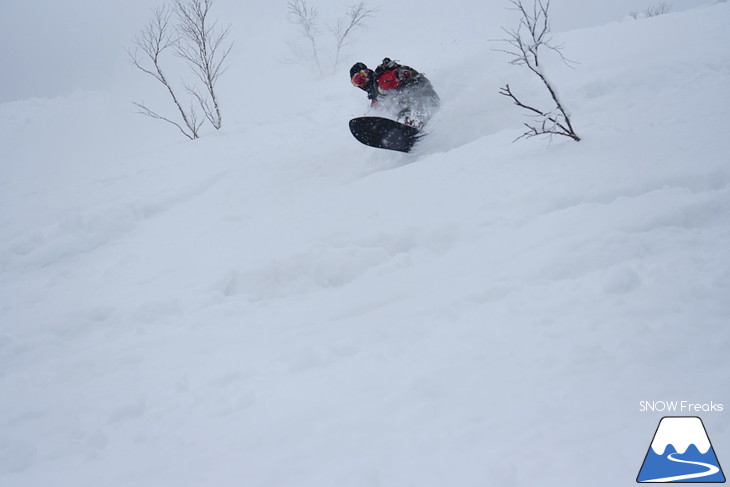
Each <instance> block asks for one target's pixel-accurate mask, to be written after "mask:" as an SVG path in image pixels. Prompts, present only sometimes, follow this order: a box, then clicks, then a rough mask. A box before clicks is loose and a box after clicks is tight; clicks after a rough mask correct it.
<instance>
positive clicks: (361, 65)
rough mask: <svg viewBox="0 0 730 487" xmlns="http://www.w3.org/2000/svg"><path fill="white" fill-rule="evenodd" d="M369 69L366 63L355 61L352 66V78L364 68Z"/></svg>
mask: <svg viewBox="0 0 730 487" xmlns="http://www.w3.org/2000/svg"><path fill="white" fill-rule="evenodd" d="M366 69H368V67H367V66H365V63H355V64H353V65H352V67H351V68H350V79H352V77H353V76H355V74H357V73H359V72H360V71H362V70H366Z"/></svg>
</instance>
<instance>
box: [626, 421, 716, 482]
mask: <svg viewBox="0 0 730 487" xmlns="http://www.w3.org/2000/svg"><path fill="white" fill-rule="evenodd" d="M636 481H637V482H639V483H645V482H646V483H668V482H677V483H683V482H692V483H722V482H725V475H724V474H723V473H722V468H721V467H720V462H718V461H717V456H715V450H714V448H712V443H710V437H709V436H707V430H705V425H704V424H703V423H702V420H701V419H700V418H698V417H696V416H665V417H663V418H662V419H661V421H659V426H658V427H657V430H656V433H654V438H653V439H652V441H651V445H649V450H648V451H647V452H646V457H645V458H644V463H643V464H642V465H641V470H640V471H639V475H638V476H637V477H636Z"/></svg>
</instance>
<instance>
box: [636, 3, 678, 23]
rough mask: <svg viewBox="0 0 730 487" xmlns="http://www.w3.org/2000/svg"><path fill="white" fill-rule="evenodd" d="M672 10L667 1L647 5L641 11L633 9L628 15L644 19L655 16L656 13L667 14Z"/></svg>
mask: <svg viewBox="0 0 730 487" xmlns="http://www.w3.org/2000/svg"><path fill="white" fill-rule="evenodd" d="M671 11H672V6H671V4H669V3H667V2H660V3H658V4H655V5H654V4H653V5H649V6H648V7H647V8H646V10H643V11H633V12H630V13H629V15H631V17H633V18H634V19H635V20H638V19H644V18H649V17H656V16H657V15H664V14H668V13H669V12H671Z"/></svg>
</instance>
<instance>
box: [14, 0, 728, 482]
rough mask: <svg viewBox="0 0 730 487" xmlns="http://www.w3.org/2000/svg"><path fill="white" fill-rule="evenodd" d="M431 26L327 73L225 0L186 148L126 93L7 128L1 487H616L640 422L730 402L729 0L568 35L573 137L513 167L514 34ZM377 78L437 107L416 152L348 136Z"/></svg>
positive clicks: (133, 76) (555, 66)
mask: <svg viewBox="0 0 730 487" xmlns="http://www.w3.org/2000/svg"><path fill="white" fill-rule="evenodd" d="M282 3H283V2H282ZM426 3H427V6H428V7H430V6H431V5H433V8H432V9H429V10H428V11H427V13H425V14H423V15H422V16H421V17H419V18H418V19H417V20H413V19H410V20H409V22H410V23H406V24H407V25H408V26H409V27H410V29H411V30H408V29H399V28H398V26H399V25H400V26H402V25H404V23H405V22H404V19H405V16H406V15H407V13H408V12H409V8H410V7H409V6H410V5H411V2H406V1H398V2H396V1H394V2H388V3H387V5H383V6H382V8H381V11H380V12H379V13H378V15H377V16H376V17H374V18H373V19H372V20H371V23H370V27H369V29H368V30H367V31H362V32H360V33H359V34H358V37H357V42H355V43H353V44H351V45H350V46H349V47H348V52H347V55H346V57H345V61H344V62H343V64H342V65H341V66H340V67H339V69H338V70H337V72H336V74H335V75H333V76H325V77H323V78H317V79H313V77H312V76H311V74H310V71H309V70H307V69H306V68H304V67H302V66H298V65H293V64H287V63H285V62H282V61H283V60H284V59H285V58H286V56H287V47H286V38H287V36H288V37H289V38H292V37H295V35H294V32H293V31H292V26H290V25H289V24H288V23H287V21H286V15H285V9H284V8H283V6H282V5H274V4H275V2H266V3H265V4H262V7H261V9H262V12H263V13H261V14H260V15H261V16H260V17H251V16H245V15H243V14H241V13H240V12H238V11H237V10H236V6H235V5H234V3H233V2H222V3H221V9H222V10H221V12H223V13H224V15H225V19H230V20H232V21H237V22H234V30H233V31H232V32H233V34H234V35H235V36H236V37H235V38H236V42H237V43H236V46H235V51H234V54H232V57H231V62H230V64H231V68H230V70H229V71H228V72H227V73H226V74H225V77H224V80H223V81H221V85H220V96H221V99H222V100H221V102H222V106H223V110H224V117H225V118H224V127H223V130H221V131H219V132H211V131H206V133H205V134H204V136H203V137H202V138H201V139H199V140H197V141H194V142H191V141H188V140H186V139H184V138H183V137H181V136H180V134H179V133H177V132H176V130H175V129H174V128H173V127H170V126H167V125H165V124H163V123H160V122H158V121H154V120H151V119H148V118H145V117H142V116H140V115H137V114H135V113H134V107H133V106H132V105H131V100H132V99H135V100H140V99H143V100H144V101H145V102H146V103H148V104H157V105H156V106H158V107H164V106H166V104H168V103H169V102H168V101H167V100H166V99H165V98H164V95H165V93H164V92H163V91H162V90H161V88H160V87H158V86H156V85H155V84H154V82H153V81H150V80H148V79H145V78H144V77H143V75H142V74H141V73H139V72H134V71H133V70H131V69H130V70H127V71H124V72H122V73H120V75H119V78H118V81H117V82H115V83H112V84H110V85H109V86H100V87H99V88H98V89H95V90H93V91H90V90H87V91H77V92H75V93H72V94H68V95H65V96H61V97H56V98H33V99H24V100H17V101H13V102H8V103H4V104H0V174H1V177H0V205H1V207H2V208H3V211H2V213H0V485H3V486H8V487H21V486H22V487H30V486H49V485H53V486H58V487H62V486H69V487H71V486H73V487H82V486H94V487H97V486H109V487H116V486H155V487H158V486H176V487H188V486H201V485H207V486H247V487H259V486H261V487H263V486H287V487H290V486H296V487H308V486H312V487H314V486H316V487H335V486H337V487H340V486H348V487H358V486H386V487H388V486H393V487H396V486H397V487H404V486H418V487H431V486H433V487H437V486H439V487H441V486H449V485H453V486H460V487H471V486H474V487H477V486H479V487H483V486H485V485H492V486H497V485H499V486H505V487H507V486H526V487H527V486H535V485H576V486H577V485H581V486H583V485H596V486H614V485H622V484H624V485H626V484H628V483H633V479H634V478H635V477H636V472H637V471H638V469H639V467H640V465H641V461H642V459H643V456H644V454H645V452H646V448H647V444H648V442H649V441H651V434H652V432H653V431H654V428H655V425H656V424H657V422H658V420H659V413H656V414H649V413H640V412H639V408H638V404H639V401H640V400H662V399H674V398H679V399H688V400H691V401H693V402H702V401H707V402H709V401H710V400H712V401H714V402H716V403H717V402H720V403H723V402H724V403H725V404H727V403H728V402H730V397H728V394H727V391H728V390H730V354H728V352H727V350H728V347H729V346H730V327H729V326H728V324H729V323H728V321H729V319H730V137H729V136H728V134H729V133H730V123H729V122H728V120H729V118H728V116H729V115H728V113H730V49H728V46H729V45H730V30H729V29H728V25H730V3H727V2H720V3H716V4H712V5H703V6H698V7H697V8H693V9H689V10H684V11H675V12H673V13H670V14H667V15H662V16H659V17H655V18H649V19H641V20H634V19H631V18H629V17H623V16H620V17H618V18H605V19H604V22H603V25H599V26H595V25H594V24H590V25H588V24H587V25H585V26H584V28H581V29H579V30H570V31H564V32H557V33H556V34H555V40H556V42H558V43H561V44H563V45H564V54H565V55H566V56H567V57H568V58H570V59H572V60H575V61H577V62H579V63H580V64H577V65H575V67H574V68H573V69H571V68H569V67H567V66H565V65H564V64H562V63H561V62H560V61H559V60H558V59H555V57H556V56H548V57H546V58H545V65H544V69H545V71H546V72H547V73H548V75H549V77H550V79H551V80H552V81H553V82H554V83H555V84H556V85H557V87H558V88H559V91H560V94H561V96H562V97H563V101H564V102H565V104H566V105H567V106H568V107H569V109H570V111H571V113H572V116H573V122H574V125H575V127H576V130H577V132H578V133H579V135H581V136H582V137H583V140H582V141H581V142H579V143H575V142H573V141H571V140H568V139H560V138H553V139H552V140H548V139H544V138H543V139H529V140H526V141H520V142H517V143H513V140H514V139H515V138H516V137H518V136H519V135H520V134H521V133H522V131H523V130H522V129H523V127H522V123H523V122H525V121H529V119H526V118H525V115H524V114H523V113H522V112H520V111H519V109H518V107H515V106H513V105H512V104H511V103H510V101H509V100H508V99H507V98H505V97H501V96H500V95H499V94H498V89H499V87H500V86H502V85H504V84H505V83H510V85H511V86H512V87H513V90H514V91H515V92H516V93H518V94H520V95H521V96H522V97H523V98H524V99H525V101H528V100H529V101H532V102H534V103H542V102H543V101H544V96H545V95H544V93H543V91H544V90H543V88H542V87H541V86H540V85H539V82H538V81H537V80H536V79H535V78H534V76H533V75H531V74H530V73H529V72H527V71H526V70H524V69H520V68H518V67H514V66H510V65H508V64H507V62H506V61H507V58H506V56H505V55H503V54H502V53H499V52H495V51H494V50H493V49H495V48H498V47H499V45H495V44H494V43H493V42H490V41H489V39H491V38H494V37H498V36H499V27H500V26H501V25H507V26H509V25H511V24H512V23H515V22H516V21H517V19H516V18H514V12H510V11H504V9H503V7H504V6H503V5H499V6H494V5H491V6H485V4H491V3H492V2H481V1H480V2H473V7H474V9H478V8H481V9H483V12H482V11H479V12H474V11H472V10H470V9H468V8H467V9H464V11H461V10H460V11H459V12H457V13H454V12H453V9H454V6H453V5H448V6H447V5H444V4H443V3H442V2H438V3H437V2H432V3H430V2H426ZM555 3H556V5H559V3H558V2H555ZM581 3H583V2H581ZM251 4H253V3H252V2H243V3H241V5H240V6H239V7H238V8H239V9H242V11H243V10H245V8H248V7H249V5H251ZM323 4H324V7H323V10H324V8H325V7H327V6H328V5H329V6H333V5H337V4H336V3H335V2H329V3H327V2H324V3H323ZM490 9H491V10H490ZM490 12H493V13H494V16H493V17H489V16H487V15H486V14H487V13H490ZM477 13H478V14H479V15H476V14H477ZM482 13H484V14H485V15H481V14H482ZM627 13H628V12H626V14H627ZM239 14H240V15H239ZM237 15H239V16H238V17H237ZM449 15H452V16H453V17H449ZM399 16H400V17H399ZM446 18H449V19H452V20H451V21H448V22H447V21H444V19H446ZM261 19H269V20H270V22H268V21H267V22H268V23H267V22H263V21H261ZM454 19H455V20H454ZM476 19H481V20H480V21H479V22H477V21H476ZM505 19H507V22H508V23H507V24H504V23H503V22H505ZM510 19H511V20H510ZM144 20H145V19H140V26H141V25H142V24H143V23H144ZM460 21H463V24H459V23H458V22H460ZM420 23H422V24H423V25H421V24H420ZM419 27H422V28H423V29H424V30H426V31H432V32H436V34H434V35H430V36H424V39H423V41H422V42H407V41H408V40H409V36H410V37H411V39H412V37H413V36H414V33H415V34H418V33H419V32H421V31H420V30H419ZM462 27H463V28H462ZM439 29H440V30H439ZM134 33H135V32H134V31H132V32H130V34H129V37H130V38H131V37H133V35H134ZM391 34H392V35H391ZM121 47H122V46H120V51H122V49H121ZM117 54H120V53H117ZM546 54H547V53H546ZM120 55H122V56H123V52H121V54H120ZM384 56H388V57H392V58H394V59H399V60H400V61H402V62H403V63H405V64H409V65H411V66H413V67H415V68H416V69H419V70H421V71H423V72H425V73H426V74H427V75H428V76H429V78H430V79H431V80H432V82H433V84H434V87H435V88H436V90H437V91H438V92H439V94H440V96H441V98H442V109H441V111H440V112H439V114H438V115H437V116H436V117H434V119H433V120H432V122H431V123H430V126H429V127H428V129H429V131H430V134H429V135H428V136H427V137H426V138H425V139H423V140H422V142H421V143H420V144H419V146H418V147H417V148H416V149H415V151H414V152H413V153H411V154H399V153H392V152H387V151H378V150H376V149H371V148H368V147H365V146H362V145H360V144H359V143H357V142H356V141H355V140H354V139H353V138H352V137H351V135H350V133H349V131H348V130H347V121H348V119H349V118H352V117H354V116H358V115H361V114H362V113H363V112H365V110H366V107H367V101H366V100H365V97H364V94H363V93H362V92H361V91H359V90H356V89H354V88H353V87H352V86H351V85H350V84H349V81H348V79H347V70H348V68H349V65H350V64H351V63H352V62H354V61H364V62H366V63H368V64H371V65H373V64H376V63H377V62H378V61H379V60H380V59H381V58H382V57H384ZM87 62H89V63H92V62H93V59H89V60H88V61H87ZM723 417H724V416H723V413H712V414H708V415H705V416H704V417H703V420H704V422H705V425H706V426H707V427H708V430H710V435H711V437H712V439H713V444H714V446H715V449H716V451H717V452H718V456H719V457H720V460H721V461H723V460H722V454H723V453H725V454H727V453H730V429H728V427H727V421H724V420H722V418H723Z"/></svg>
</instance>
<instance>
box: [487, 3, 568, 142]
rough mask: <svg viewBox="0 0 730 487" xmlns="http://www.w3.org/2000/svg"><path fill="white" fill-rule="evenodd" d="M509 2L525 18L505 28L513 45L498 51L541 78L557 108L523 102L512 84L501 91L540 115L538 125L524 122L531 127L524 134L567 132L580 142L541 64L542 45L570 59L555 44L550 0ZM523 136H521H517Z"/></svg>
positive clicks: (520, 105)
mask: <svg viewBox="0 0 730 487" xmlns="http://www.w3.org/2000/svg"><path fill="white" fill-rule="evenodd" d="M510 2H511V3H512V5H513V9H514V10H516V11H518V12H520V14H521V16H522V18H521V19H520V23H519V25H518V27H517V28H516V29H511V30H510V29H503V30H504V32H505V33H506V34H507V39H503V40H504V41H505V42H506V43H507V44H508V45H509V46H510V47H509V48H508V49H499V50H500V51H502V52H505V53H507V54H509V55H510V56H512V60H511V61H510V63H511V64H514V65H517V66H525V67H527V69H529V70H530V71H532V72H533V73H534V74H535V75H536V76H537V77H538V78H539V79H540V81H541V82H542V84H543V85H544V86H545V88H546V89H547V91H548V93H549V94H550V98H551V99H552V100H553V102H554V103H555V109H554V110H552V111H551V112H546V111H543V110H540V109H537V108H535V107H532V106H529V105H526V104H524V103H522V102H521V101H520V100H519V99H518V98H517V97H516V96H515V95H514V94H513V93H512V90H511V89H510V87H509V84H508V85H506V86H505V87H504V88H501V89H500V92H499V93H500V94H501V95H504V96H507V97H509V98H511V99H512V100H513V101H514V103H515V104H516V105H517V106H519V107H521V108H524V109H526V110H529V111H531V112H533V113H534V114H535V116H536V117H538V118H539V123H538V124H537V125H535V124H532V125H531V124H525V125H526V126H527V127H528V129H529V130H528V132H526V133H525V134H523V135H522V137H534V136H536V135H541V134H548V135H553V134H555V135H564V136H566V137H570V138H571V139H573V140H575V141H579V140H580V137H578V135H577V134H576V133H575V131H574V130H573V125H572V122H571V120H570V116H569V114H568V112H567V110H566V109H565V107H564V105H563V103H562V102H561V101H560V98H559V97H558V94H557V91H556V90H555V88H554V86H553V85H552V83H551V82H550V80H549V79H548V78H547V76H546V75H545V73H544V71H543V69H542V66H541V65H540V57H539V50H540V47H545V48H546V49H550V50H552V51H554V52H557V53H558V54H559V55H560V57H561V58H562V59H563V61H564V62H566V63H568V62H570V61H568V60H567V59H566V58H565V57H564V56H563V54H562V52H561V46H555V45H554V44H552V39H551V36H550V20H549V19H550V17H549V8H550V0H533V2H532V8H527V7H525V4H524V3H523V0H510ZM522 137H518V139H519V138H522Z"/></svg>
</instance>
